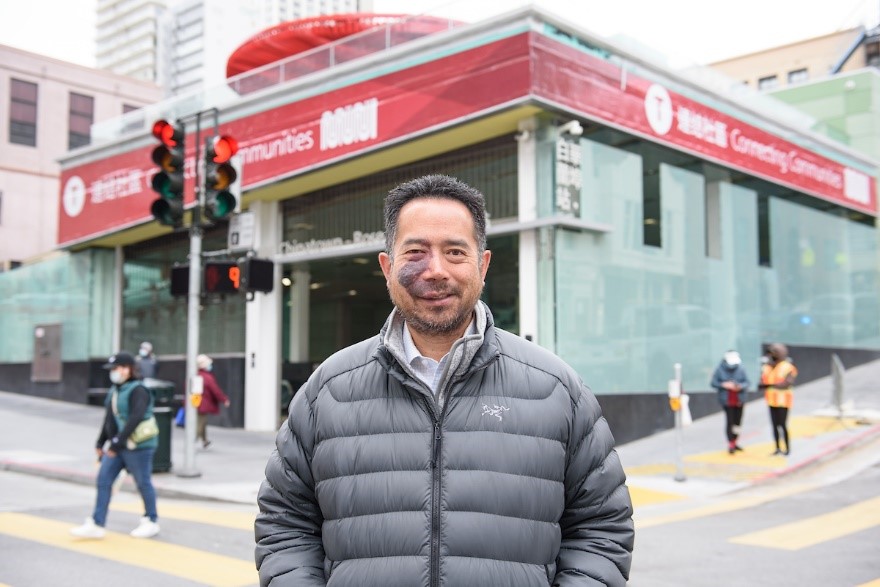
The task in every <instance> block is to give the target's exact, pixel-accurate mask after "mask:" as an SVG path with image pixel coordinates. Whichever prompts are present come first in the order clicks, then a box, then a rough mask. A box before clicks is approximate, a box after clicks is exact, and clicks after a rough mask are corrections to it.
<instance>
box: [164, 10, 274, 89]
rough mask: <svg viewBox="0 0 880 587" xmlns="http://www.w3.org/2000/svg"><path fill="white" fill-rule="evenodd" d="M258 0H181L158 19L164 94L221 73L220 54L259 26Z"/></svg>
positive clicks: (207, 83)
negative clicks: (226, 0) (223, 0)
mask: <svg viewBox="0 0 880 587" xmlns="http://www.w3.org/2000/svg"><path fill="white" fill-rule="evenodd" d="M258 4H259V1H258V0H236V1H234V2H222V1H219V0H182V1H179V2H177V3H175V4H173V5H172V6H171V7H170V8H169V9H168V11H166V12H165V14H164V16H163V18H162V19H161V24H160V30H161V31H162V35H161V38H160V44H159V48H160V52H159V54H160V56H161V58H162V66H161V67H160V69H161V71H162V72H163V75H162V77H161V78H160V83H161V84H162V85H163V86H164V87H165V94H166V95H167V96H178V95H181V94H186V93H190V92H197V91H200V90H205V89H207V88H211V87H213V86H217V85H220V84H222V83H223V81H224V80H225V79H226V60H227V58H228V57H229V54H230V53H232V51H234V50H235V48H236V47H238V45H240V44H241V43H242V41H244V40H245V39H247V38H248V37H250V36H251V35H253V34H254V33H255V32H256V31H257V30H259V29H260V28H261V27H260V26H259V24H258V21H257V11H256V7H257V5H258Z"/></svg>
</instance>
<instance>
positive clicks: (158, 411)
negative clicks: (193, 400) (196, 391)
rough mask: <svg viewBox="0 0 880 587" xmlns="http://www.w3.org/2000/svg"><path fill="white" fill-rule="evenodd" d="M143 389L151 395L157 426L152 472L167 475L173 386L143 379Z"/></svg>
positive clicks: (150, 379) (169, 463) (155, 380)
mask: <svg viewBox="0 0 880 587" xmlns="http://www.w3.org/2000/svg"><path fill="white" fill-rule="evenodd" d="M144 387H146V388H147V389H148V390H150V391H151V392H152V394H153V402H154V404H153V415H154V416H155V417H156V423H157V424H158V425H159V446H158V447H156V454H155V455H153V472H154V473H167V472H168V471H170V470H171V427H172V426H173V422H172V420H173V419H174V408H173V406H172V403H173V401H174V384H173V383H172V382H170V381H163V380H161V379H153V378H151V377H148V378H147V379H144Z"/></svg>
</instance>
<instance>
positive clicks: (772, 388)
mask: <svg viewBox="0 0 880 587" xmlns="http://www.w3.org/2000/svg"><path fill="white" fill-rule="evenodd" d="M767 359H768V361H767V363H765V364H764V366H763V367H761V383H760V385H759V386H758V389H761V390H763V391H764V398H765V399H766V401H767V406H768V407H769V408H770V423H771V424H772V426H773V440H775V441H776V452H774V453H773V454H774V455H788V454H790V453H791V438H790V435H789V433H788V411H789V410H790V409H791V406H792V404H793V403H794V381H795V379H796V378H797V374H798V370H797V367H795V366H794V363H793V362H792V361H791V359H790V358H789V356H788V347H787V346H785V345H784V344H782V343H780V342H774V343H773V344H771V345H770V346H769V347H768V349H767ZM780 440H782V441H783V442H784V443H785V449H784V450H783V449H782V448H781V445H780Z"/></svg>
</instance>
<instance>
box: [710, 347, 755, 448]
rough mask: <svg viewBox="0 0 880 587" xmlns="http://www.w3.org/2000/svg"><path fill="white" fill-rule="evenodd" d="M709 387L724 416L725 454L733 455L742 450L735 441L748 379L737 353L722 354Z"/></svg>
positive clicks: (731, 351) (740, 421) (733, 351)
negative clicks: (714, 394)
mask: <svg viewBox="0 0 880 587" xmlns="http://www.w3.org/2000/svg"><path fill="white" fill-rule="evenodd" d="M710 385H711V386H712V388H713V389H714V390H715V391H716V392H717V394H718V401H719V403H721V407H722V408H723V409H724V414H725V416H726V425H725V431H726V433H727V452H729V453H730V454H734V453H735V452H737V451H741V450H742V447H741V446H740V445H739V444H738V443H737V439H738V438H739V433H740V426H741V424H742V417H743V407H744V406H745V402H746V392H748V390H749V378H748V376H747V375H746V370H745V369H744V368H743V366H742V359H741V358H740V356H739V353H738V352H736V351H735V350H732V349H731V350H729V351H727V352H726V353H724V357H723V358H722V359H721V362H720V363H719V364H718V366H717V367H716V368H715V372H714V373H713V374H712V381H711V383H710Z"/></svg>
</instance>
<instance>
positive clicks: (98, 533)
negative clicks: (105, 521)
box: [70, 518, 105, 538]
mask: <svg viewBox="0 0 880 587" xmlns="http://www.w3.org/2000/svg"><path fill="white" fill-rule="evenodd" d="M70 533H71V534H72V535H74V536H76V537H78V538H103V537H104V534H105V532H104V528H102V527H101V526H99V525H97V524H96V523H95V520H93V519H92V518H86V521H85V523H84V524H83V525H82V526H77V527H76V528H71V529H70Z"/></svg>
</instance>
